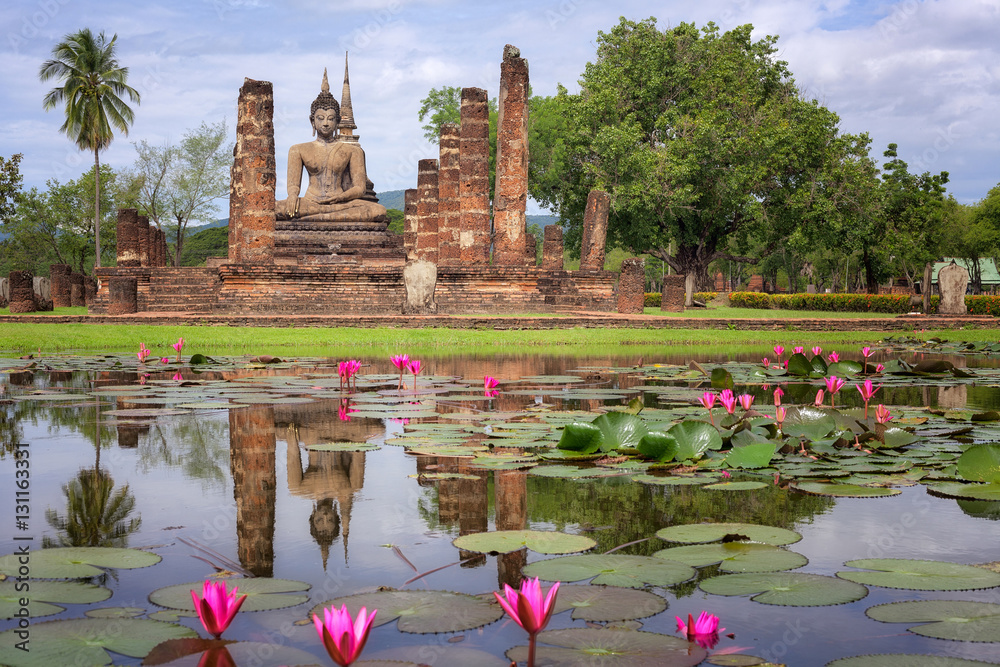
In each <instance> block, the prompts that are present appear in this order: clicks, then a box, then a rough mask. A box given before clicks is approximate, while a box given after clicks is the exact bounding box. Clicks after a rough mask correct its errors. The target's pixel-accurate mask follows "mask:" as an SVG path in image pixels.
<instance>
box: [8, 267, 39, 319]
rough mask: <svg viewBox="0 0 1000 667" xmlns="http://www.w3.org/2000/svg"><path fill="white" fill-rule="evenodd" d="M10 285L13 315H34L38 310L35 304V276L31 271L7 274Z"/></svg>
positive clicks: (10, 304) (10, 306) (10, 305)
mask: <svg viewBox="0 0 1000 667" xmlns="http://www.w3.org/2000/svg"><path fill="white" fill-rule="evenodd" d="M7 281H8V284H9V285H10V303H9V305H8V307H9V308H10V312H11V313H33V312H35V311H36V310H38V305H37V304H36V303H35V276H34V275H32V273H31V271H11V272H10V273H9V274H7Z"/></svg>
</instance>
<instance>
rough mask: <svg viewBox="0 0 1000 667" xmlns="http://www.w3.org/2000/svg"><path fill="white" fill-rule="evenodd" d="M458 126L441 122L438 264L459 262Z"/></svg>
mask: <svg viewBox="0 0 1000 667" xmlns="http://www.w3.org/2000/svg"><path fill="white" fill-rule="evenodd" d="M460 144H461V130H460V127H459V125H458V124H456V123H442V125H441V135H440V140H439V146H440V149H441V151H440V156H439V158H440V164H439V166H438V264H440V265H442V266H456V265H458V264H460V263H461V262H462V250H461V245H460V243H459V233H460V221H461V216H462V204H461V199H460V197H459V184H458V182H459V176H460V173H461V168H460V166H459V146H460Z"/></svg>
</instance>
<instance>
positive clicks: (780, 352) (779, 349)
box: [774, 345, 785, 361]
mask: <svg viewBox="0 0 1000 667" xmlns="http://www.w3.org/2000/svg"><path fill="white" fill-rule="evenodd" d="M784 353H785V348H784V347H782V346H781V345H775V346H774V356H776V357H778V361H781V355H783V354H784Z"/></svg>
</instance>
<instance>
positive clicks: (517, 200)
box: [493, 44, 534, 266]
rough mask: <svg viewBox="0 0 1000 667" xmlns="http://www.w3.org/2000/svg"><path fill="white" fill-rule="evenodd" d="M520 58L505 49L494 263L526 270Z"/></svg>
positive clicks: (524, 92) (524, 69)
mask: <svg viewBox="0 0 1000 667" xmlns="http://www.w3.org/2000/svg"><path fill="white" fill-rule="evenodd" d="M520 56H521V52H520V51H519V50H518V49H517V47H514V46H511V45H510V44H508V45H507V46H505V47H504V49H503V63H501V65H500V99H499V103H500V107H499V116H498V118H497V172H496V192H495V195H494V197H493V263H494V264H495V265H497V266H523V265H524V264H525V261H526V260H525V250H524V249H525V247H526V243H525V241H524V235H525V234H527V229H526V222H525V217H524V210H525V206H526V205H527V202H528V61H527V60H525V59H524V58H521V57H520ZM532 264H534V262H532Z"/></svg>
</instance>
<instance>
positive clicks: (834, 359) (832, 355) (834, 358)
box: [826, 352, 840, 364]
mask: <svg viewBox="0 0 1000 667" xmlns="http://www.w3.org/2000/svg"><path fill="white" fill-rule="evenodd" d="M826 358H827V359H829V361H830V363H831V364H835V363H837V362H838V361H840V355H839V354H837V353H836V352H831V353H830V354H828V355H826Z"/></svg>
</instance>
